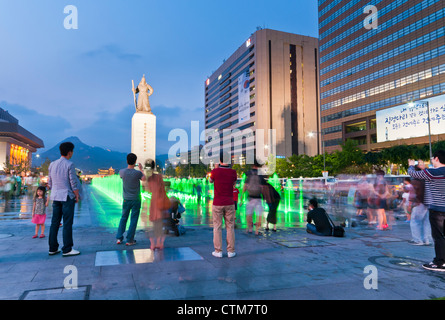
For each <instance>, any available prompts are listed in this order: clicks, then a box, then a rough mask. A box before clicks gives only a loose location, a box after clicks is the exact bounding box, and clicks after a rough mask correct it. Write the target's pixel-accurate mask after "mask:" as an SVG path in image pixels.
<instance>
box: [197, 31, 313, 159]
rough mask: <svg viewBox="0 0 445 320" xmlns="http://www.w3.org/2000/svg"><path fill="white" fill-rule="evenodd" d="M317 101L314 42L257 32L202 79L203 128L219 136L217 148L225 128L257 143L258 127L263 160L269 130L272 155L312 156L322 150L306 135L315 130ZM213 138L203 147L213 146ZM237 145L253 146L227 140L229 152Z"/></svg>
mask: <svg viewBox="0 0 445 320" xmlns="http://www.w3.org/2000/svg"><path fill="white" fill-rule="evenodd" d="M318 97H319V95H318V39H317V38H312V37H307V36H301V35H297V34H292V33H286V32H281V31H275V30H270V29H262V30H258V31H257V32H255V33H254V34H252V35H251V36H250V37H249V38H248V39H246V42H245V43H243V44H242V45H241V46H240V47H239V48H238V49H237V50H236V51H235V52H234V53H233V54H232V55H231V56H230V57H229V58H228V59H227V60H225V61H224V63H223V64H222V65H221V66H220V67H219V68H218V69H217V70H216V71H215V72H213V74H212V75H211V76H210V77H209V78H208V79H207V80H206V82H205V128H206V129H211V130H212V132H213V133H214V134H220V141H219V143H220V145H222V144H223V142H224V139H223V132H224V130H227V129H231V130H235V129H238V130H241V131H242V132H245V131H244V130H252V133H253V135H254V136H255V137H256V139H255V141H256V143H258V141H259V140H258V138H259V137H260V136H259V135H258V134H259V133H262V132H261V131H259V130H258V129H263V130H264V146H262V144H261V143H260V144H258V148H257V152H262V151H265V153H264V155H265V156H267V154H268V153H269V152H271V151H272V148H270V143H272V140H269V135H270V132H269V129H273V130H275V131H274V132H275V137H276V154H275V155H276V156H277V157H290V156H291V155H293V154H297V155H299V154H307V155H310V156H313V155H316V154H318V153H320V151H321V150H320V149H321V146H320V143H319V141H320V139H317V136H315V137H310V136H309V133H310V132H313V133H317V132H319V131H320V126H319V121H318V119H319V98H318ZM257 135H258V136H257ZM212 138H213V139H210V140H213V142H212V141H210V142H207V144H208V145H211V144H212V143H213V144H216V145H217V144H218V142H217V141H216V140H214V138H215V137H214V136H213V137H212ZM226 141H227V140H226ZM240 144H242V145H240ZM237 146H239V147H240V148H241V147H242V150H243V154H244V153H245V152H246V151H248V150H252V148H255V143H254V142H252V141H248V140H247V139H245V140H244V141H243V142H240V141H238V142H232V150H234V149H235V148H236V147H237ZM260 148H263V149H266V150H259V149H260Z"/></svg>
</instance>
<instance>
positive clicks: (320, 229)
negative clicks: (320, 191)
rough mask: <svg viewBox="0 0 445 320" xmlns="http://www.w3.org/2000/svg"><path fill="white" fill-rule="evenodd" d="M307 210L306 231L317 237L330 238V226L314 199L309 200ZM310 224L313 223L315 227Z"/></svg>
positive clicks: (324, 213) (324, 212)
mask: <svg viewBox="0 0 445 320" xmlns="http://www.w3.org/2000/svg"><path fill="white" fill-rule="evenodd" d="M308 210H309V213H308V214H307V229H306V231H307V232H308V233H312V234H315V235H318V236H331V235H332V226H331V223H330V221H329V219H328V217H327V213H326V211H325V210H324V209H323V208H319V207H318V202H317V200H316V199H311V200H309V207H308ZM312 222H314V224H315V225H314V224H312Z"/></svg>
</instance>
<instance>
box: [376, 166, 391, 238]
mask: <svg viewBox="0 0 445 320" xmlns="http://www.w3.org/2000/svg"><path fill="white" fill-rule="evenodd" d="M372 192H373V194H374V199H375V201H376V203H375V205H376V209H377V219H378V225H377V229H378V230H388V228H389V226H388V221H387V218H386V210H387V209H388V199H390V197H391V193H390V192H389V189H388V184H387V182H386V180H385V173H384V172H383V171H382V170H379V171H377V172H376V179H375V182H374V185H373V188H372Z"/></svg>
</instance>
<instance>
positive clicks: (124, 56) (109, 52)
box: [82, 44, 142, 62]
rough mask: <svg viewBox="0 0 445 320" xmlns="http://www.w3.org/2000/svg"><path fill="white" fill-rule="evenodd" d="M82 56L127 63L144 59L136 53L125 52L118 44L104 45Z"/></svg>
mask: <svg viewBox="0 0 445 320" xmlns="http://www.w3.org/2000/svg"><path fill="white" fill-rule="evenodd" d="M82 56H84V57H87V58H92V59H104V58H114V59H117V60H120V61H126V62H135V61H137V60H139V59H141V58H142V56H141V55H139V54H136V53H126V52H123V50H122V49H121V48H120V47H119V46H118V45H116V44H109V45H104V46H102V47H100V48H98V49H95V50H90V51H87V52H85V53H83V54H82Z"/></svg>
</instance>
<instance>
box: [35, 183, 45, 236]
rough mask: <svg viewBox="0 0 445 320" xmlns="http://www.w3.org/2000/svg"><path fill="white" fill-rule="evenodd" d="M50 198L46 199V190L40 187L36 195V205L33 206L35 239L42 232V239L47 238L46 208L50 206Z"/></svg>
mask: <svg viewBox="0 0 445 320" xmlns="http://www.w3.org/2000/svg"><path fill="white" fill-rule="evenodd" d="M48 202H49V198H47V197H46V188H45V187H38V188H37V190H36V194H35V195H34V204H33V206H32V220H31V222H32V223H35V224H36V233H35V234H34V236H33V238H37V233H38V232H39V228H41V231H40V238H44V237H45V234H44V232H45V220H46V207H47V206H48Z"/></svg>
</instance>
